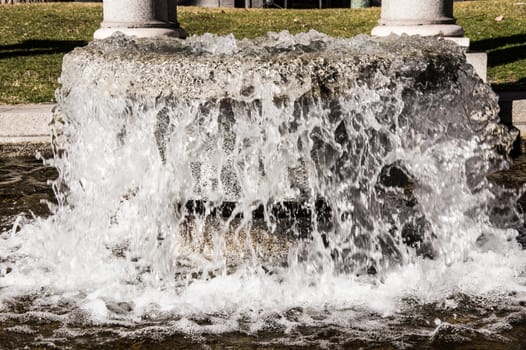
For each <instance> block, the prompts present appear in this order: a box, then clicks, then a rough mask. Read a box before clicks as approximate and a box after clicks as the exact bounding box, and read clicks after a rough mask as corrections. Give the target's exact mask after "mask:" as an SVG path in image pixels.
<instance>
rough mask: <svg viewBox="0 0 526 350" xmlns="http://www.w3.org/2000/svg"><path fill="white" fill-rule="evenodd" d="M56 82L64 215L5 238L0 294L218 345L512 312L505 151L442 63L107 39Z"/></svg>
mask: <svg viewBox="0 0 526 350" xmlns="http://www.w3.org/2000/svg"><path fill="white" fill-rule="evenodd" d="M61 81H62V87H61V89H60V90H59V91H58V92H57V100H58V103H59V111H58V112H57V116H56V120H57V121H58V120H59V119H60V121H61V124H62V129H61V131H60V133H59V132H57V134H56V144H55V147H56V151H57V152H56V158H55V160H54V162H55V164H56V166H57V167H58V168H59V173H60V178H59V180H58V182H59V184H60V186H57V188H63V189H64V190H63V191H62V195H63V200H61V201H60V203H59V207H58V209H57V210H56V212H55V215H54V216H53V217H51V218H49V219H46V220H41V219H37V220H35V222H33V223H31V224H28V225H25V226H24V227H23V228H22V230H21V231H20V233H18V234H16V235H15V234H12V235H10V236H9V237H6V239H5V240H6V241H8V243H9V244H7V245H6V247H8V246H9V247H10V248H12V250H9V249H8V248H5V247H3V248H1V250H0V252H1V254H2V256H11V257H14V260H15V261H16V264H15V265H16V266H12V267H10V268H11V269H12V270H11V271H10V273H9V274H5V275H4V276H2V277H1V283H2V287H4V289H2V293H6V291H10V292H11V293H13V294H17V293H19V294H23V293H26V292H27V291H29V290H34V289H38V288H40V287H42V286H45V287H46V288H49V289H50V290H52V291H53V293H56V294H59V295H60V294H61V293H66V292H67V293H71V292H75V291H82V292H83V293H84V294H83V296H78V297H77V298H76V299H75V300H76V303H77V307H78V308H79V310H80V311H79V312H81V311H82V312H85V313H88V314H90V315H91V317H92V319H94V320H97V322H104V321H105V320H111V319H115V318H119V319H120V318H126V317H129V318H130V319H131V320H137V319H141V317H148V318H154V319H155V318H157V319H159V318H163V317H168V318H170V317H172V319H174V320H175V319H177V321H174V322H175V323H174V324H175V325H174V327H175V328H177V329H183V330H188V331H189V332H195V331H196V329H204V328H206V327H205V326H202V325H200V324H199V322H197V321H196V322H194V321H195V320H197V319H199V318H202V317H205V316H203V315H206V317H208V316H210V315H214V316H213V317H210V321H209V323H211V325H208V326H207V327H208V328H207V329H216V330H217V331H218V332H221V331H224V330H226V329H227V330H230V331H231V330H235V329H238V328H242V327H248V328H249V329H253V330H259V329H265V327H267V326H268V325H269V324H272V323H275V322H277V321H276V317H274V316H273V315H278V316H279V319H282V320H283V323H282V324H281V325H283V326H284V327H285V328H287V329H289V328H291V327H294V326H297V325H299V324H301V323H302V322H307V321H308V322H311V323H313V324H323V323H324V322H328V323H331V324H333V323H336V324H342V325H346V324H348V323H349V319H353V317H359V316H360V317H362V316H363V315H369V314H370V313H374V314H375V315H382V316H385V315H393V314H396V313H397V312H398V311H397V310H398V309H399V306H400V304H401V303H402V300H403V299H404V298H407V297H411V298H415V299H417V300H424V301H425V302H435V301H437V300H445V299H446V298H449V297H450V296H451V294H454V293H457V292H459V291H461V292H466V293H472V294H476V293H477V292H480V291H483V292H484V293H491V292H492V291H494V290H497V289H499V288H504V289H510V290H511V289H513V290H519V291H521V292H524V287H521V286H520V284H519V283H518V280H519V279H518V278H517V274H516V271H517V269H521V268H522V264H523V262H521V261H523V258H524V253H523V252H522V251H521V250H520V248H519V247H518V245H517V244H516V243H515V242H514V235H516V232H515V230H514V228H513V227H501V226H499V225H496V222H502V221H506V220H504V219H503V220H500V221H499V220H497V219H492V217H495V215H493V214H492V213H497V212H498V213H503V212H502V211H499V210H496V208H501V207H503V206H504V207H506V206H508V207H510V206H512V199H509V197H506V196H500V197H499V195H496V194H495V193H500V192H499V190H498V189H496V188H492V187H491V185H490V184H489V182H488V181H487V179H486V178H485V175H486V174H489V173H491V172H493V171H496V170H499V169H502V168H503V167H505V166H506V164H507V159H506V157H505V156H502V155H499V154H498V153H496V152H495V148H496V146H499V147H500V148H501V149H505V150H508V149H509V148H510V147H511V143H512V140H513V135H512V134H510V133H509V132H508V131H507V129H506V128H505V127H503V126H502V125H500V124H498V120H497V116H496V110H497V105H496V98H495V96H494V94H493V93H492V92H491V90H490V89H489V87H487V86H486V85H484V84H483V83H482V82H481V81H480V80H479V79H478V78H477V77H476V76H474V74H473V72H472V71H471V70H470V69H469V68H468V67H467V66H466V63H465V61H464V57H463V53H462V52H461V51H460V50H458V49H457V48H455V46H454V45H451V44H448V43H446V42H444V41H438V40H430V39H425V40H424V39H422V38H410V37H401V38H393V37H389V38H377V39H371V38H368V37H365V36H360V37H357V38H354V39H341V38H340V39H333V38H330V37H328V36H325V35H323V34H320V33H317V32H313V31H311V32H309V33H302V34H298V35H291V34H290V33H288V32H282V33H269V34H268V35H267V36H266V37H263V38H257V39H254V40H247V39H245V40H239V41H238V40H236V39H235V38H234V37H233V36H231V35H230V36H226V37H218V36H215V35H211V34H206V35H204V36H201V37H191V38H189V39H187V40H186V41H180V40H178V39H156V40H152V39H128V38H125V37H123V36H116V37H113V38H110V39H108V40H104V41H97V42H94V43H91V44H90V45H88V46H87V47H85V48H83V49H77V50H75V52H74V53H72V54H70V55H67V56H66V57H65V60H64V67H63V75H62V78H61ZM481 173H482V175H481ZM504 197H505V198H508V199H504ZM508 214H509V215H512V214H513V212H510V213H507V214H506V215H508ZM502 215H503V216H504V215H505V213H504V214H502ZM492 220H493V221H492ZM517 220H518V221H520V220H521V219H517ZM15 241H16V242H15ZM15 243H16V244H15ZM2 271H4V270H2ZM488 276H489V277H488ZM287 310H302V311H299V312H298V313H299V314H300V315H301V316H300V317H296V316H291V317H289V318H282V316H283V315H284V314H285V313H286V311H287ZM304 310H309V311H304ZM342 310H344V311H342ZM316 314H323V317H322V318H321V319H317V318H316V317H317V316H316ZM123 315H124V316H123ZM167 315H168V316H167ZM289 316H290V315H289ZM346 317H347V319H346ZM431 321H432V319H431ZM373 323H374V322H373ZM247 324H248V326H246V325H247ZM447 325H448V323H447V322H442V323H440V324H437V331H436V332H435V333H436V334H437V335H436V337H438V336H439V335H440V334H442V333H441V332H446V330H447V329H449V328H447ZM446 328H447V329H446Z"/></svg>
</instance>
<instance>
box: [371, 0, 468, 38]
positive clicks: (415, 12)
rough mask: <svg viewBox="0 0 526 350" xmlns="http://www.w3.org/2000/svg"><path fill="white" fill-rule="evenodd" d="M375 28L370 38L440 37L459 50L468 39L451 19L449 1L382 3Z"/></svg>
mask: <svg viewBox="0 0 526 350" xmlns="http://www.w3.org/2000/svg"><path fill="white" fill-rule="evenodd" d="M378 24H379V25H378V26H376V27H374V28H373V31H372V35H376V36H387V35H389V34H391V33H394V34H398V35H400V34H408V35H421V36H438V35H443V36H444V37H446V38H447V39H451V40H453V41H455V42H457V44H459V45H461V46H465V47H468V46H469V39H468V38H465V37H464V30H463V29H462V27H461V26H459V25H457V24H456V21H455V18H454V17H453V0H383V1H382V14H381V18H380V20H379V21H378Z"/></svg>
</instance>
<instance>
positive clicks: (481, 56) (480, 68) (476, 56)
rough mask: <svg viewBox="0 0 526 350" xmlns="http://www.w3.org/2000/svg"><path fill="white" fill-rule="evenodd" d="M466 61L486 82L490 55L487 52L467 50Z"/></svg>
mask: <svg viewBox="0 0 526 350" xmlns="http://www.w3.org/2000/svg"><path fill="white" fill-rule="evenodd" d="M466 61H467V62H468V63H469V64H471V65H472V66H473V68H474V69H475V72H476V73H477V74H478V76H479V77H480V78H482V80H483V81H484V82H486V81H487V72H488V55H487V54H486V53H485V52H466Z"/></svg>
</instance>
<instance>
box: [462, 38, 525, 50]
mask: <svg viewBox="0 0 526 350" xmlns="http://www.w3.org/2000/svg"><path fill="white" fill-rule="evenodd" d="M515 44H526V34H517V35H510V36H506V37H498V38H491V39H484V40H478V41H472V42H471V44H470V49H471V50H473V51H490V50H495V49H498V48H499V47H503V46H507V45H515Z"/></svg>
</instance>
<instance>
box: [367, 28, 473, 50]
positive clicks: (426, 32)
mask: <svg viewBox="0 0 526 350" xmlns="http://www.w3.org/2000/svg"><path fill="white" fill-rule="evenodd" d="M371 34H372V35H374V36H388V35H389V34H398V35H402V34H407V35H420V36H438V35H443V36H445V37H463V36H464V29H462V27H461V26H459V25H456V24H425V25H379V26H376V27H374V28H373V30H372V32H371ZM468 45H469V43H468Z"/></svg>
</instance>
